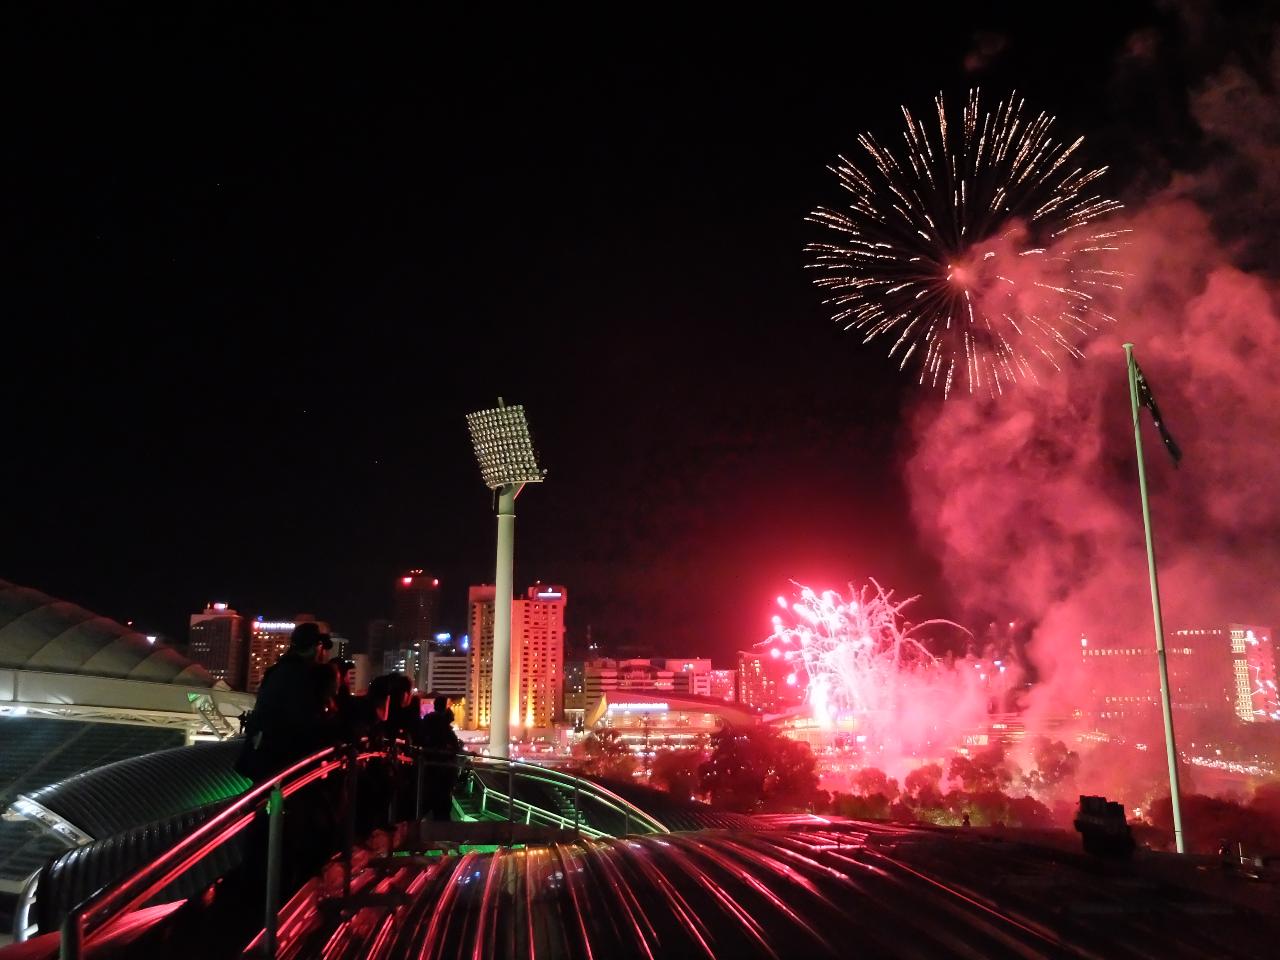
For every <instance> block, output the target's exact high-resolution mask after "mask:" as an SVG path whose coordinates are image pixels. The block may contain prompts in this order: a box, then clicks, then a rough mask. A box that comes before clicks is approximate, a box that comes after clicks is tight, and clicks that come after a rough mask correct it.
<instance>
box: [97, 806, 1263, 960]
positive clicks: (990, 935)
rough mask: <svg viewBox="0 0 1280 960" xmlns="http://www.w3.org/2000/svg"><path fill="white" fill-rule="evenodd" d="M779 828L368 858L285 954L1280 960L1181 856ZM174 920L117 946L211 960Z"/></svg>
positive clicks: (305, 903)
mask: <svg viewBox="0 0 1280 960" xmlns="http://www.w3.org/2000/svg"><path fill="white" fill-rule="evenodd" d="M770 826H771V827H773V828H772V829H765V830H759V831H732V832H730V831H700V832H697V833H674V834H667V835H651V836H644V837H632V838H628V839H625V840H602V841H588V840H580V841H574V842H569V843H559V844H548V845H544V846H534V845H530V846H528V847H525V848H518V849H499V850H496V851H492V852H478V851H474V850H472V851H470V852H445V853H440V852H439V851H432V852H429V853H428V854H426V855H422V854H410V855H405V851H401V852H400V853H399V854H397V855H391V856H381V857H373V856H370V857H366V858H363V859H362V860H361V861H360V862H359V863H358V865H357V869H356V871H355V873H354V876H353V883H352V890H351V897H350V898H349V899H347V900H345V901H344V900H343V899H342V880H341V871H340V870H337V869H335V868H330V869H329V870H328V871H327V872H326V875H325V876H324V877H322V878H318V879H316V880H313V881H311V882H309V883H308V884H307V885H306V886H305V887H304V888H303V889H302V890H301V891H300V892H299V893H298V894H297V895H296V896H295V897H294V898H293V900H292V901H291V902H290V903H289V904H288V905H287V906H286V907H285V909H284V910H283V911H282V913H281V924H280V954H279V955H280V956H281V957H288V958H313V957H323V958H325V960H338V958H357V957H359V958H364V957H368V958H371V960H378V958H402V957H404V958H408V957H414V958H418V957H422V958H434V957H449V958H456V957H473V958H476V960H479V958H487V957H523V958H528V957H582V958H598V960H622V958H630V957H642V958H650V960H659V958H675V957H708V958H712V957H714V958H726V960H727V958H741V957H778V958H789V957H804V958H809V957H822V956H831V957H847V958H852V957H972V958H992V957H1097V958H1107V960H1112V958H1125V957H1160V958H1176V957H1215V958H1216V957H1258V958H1261V957H1271V956H1275V955H1276V953H1275V951H1276V944H1278V943H1280V890H1278V889H1277V888H1276V887H1275V886H1271V885H1265V884H1258V883H1254V882H1251V881H1249V880H1247V879H1244V878H1239V877H1235V876H1230V877H1228V876H1224V875H1223V873H1222V871H1221V869H1220V868H1216V867H1213V866H1204V865H1201V866H1198V865H1196V864H1195V863H1194V862H1192V861H1189V860H1186V859H1180V858H1175V857H1173V856H1170V855H1147V856H1145V857H1144V856H1142V855H1139V857H1138V858H1137V859H1136V860H1135V861H1133V862H1131V863H1113V862H1104V861H1099V860H1096V859H1092V858H1089V857H1086V856H1085V855H1083V854H1078V853H1074V852H1070V851H1066V850H1061V849H1053V848H1050V847H1045V846H1038V845H1032V844H1025V843H1021V842H1016V841H1013V840H1009V839H1005V838H997V837H993V836H991V835H983V834H979V833H976V832H967V831H940V830H931V829H927V828H914V827H895V826H892V825H887V824H868V823H843V822H842V823H829V822H826V821H824V820H821V819H820V818H795V819H794V820H793V821H792V822H791V823H789V824H787V823H785V822H779V821H775V822H773V823H772V824H770ZM432 845H434V846H436V847H441V846H446V847H447V846H448V845H447V844H441V843H439V842H436V843H434V844H428V845H427V846H432ZM462 849H463V850H465V848H462ZM150 925H151V924H150V923H144V924H142V925H141V926H143V927H146V926H150ZM164 925H165V920H164V919H157V920H156V921H155V923H154V927H153V928H152V929H150V930H147V931H146V932H145V933H143V934H142V936H141V937H140V938H138V939H134V940H133V941H132V942H131V943H130V944H128V945H125V944H123V943H117V944H116V945H115V947H116V949H108V950H106V951H104V953H106V954H111V955H116V956H120V955H142V954H144V953H145V954H147V955H153V953H154V951H155V950H156V949H157V948H159V949H161V950H164V951H165V952H170V951H182V953H181V955H186V956H191V955H200V954H201V953H202V952H203V951H202V950H201V949H200V946H199V944H182V943H179V942H175V941H174V939H173V938H172V937H167V938H161V939H160V940H159V941H158V940H157V938H156V936H155V935H156V934H157V933H158V932H159V928H162V927H163V926H164ZM139 932H141V931H139ZM165 941H167V942H165ZM254 946H255V947H256V946H259V945H258V944H255V945H254ZM171 955H173V954H172V953H171Z"/></svg>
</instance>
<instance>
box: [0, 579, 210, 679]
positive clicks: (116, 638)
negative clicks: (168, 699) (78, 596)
mask: <svg viewBox="0 0 1280 960" xmlns="http://www.w3.org/2000/svg"><path fill="white" fill-rule="evenodd" d="M0 668H8V669H13V670H38V671H42V672H45V673H72V674H80V675H83V676H91V677H113V678H117V679H122V680H148V681H151V682H153V683H176V684H183V685H185V686H189V687H212V686H213V684H214V679H213V677H211V676H210V675H209V674H208V672H206V671H205V669H204V668H203V667H201V666H200V665H199V664H197V663H193V662H192V661H190V660H188V659H187V658H186V657H184V656H182V655H181V654H179V653H177V652H176V651H174V650H171V649H168V648H165V647H161V648H157V647H154V646H152V645H151V644H150V643H148V642H147V638H146V637H144V636H143V635H142V634H140V633H137V632H135V631H133V630H130V629H129V628H128V627H125V626H123V625H121V624H119V623H116V622H115V621H114V620H108V619H107V618H106V617H100V616H98V615H97V614H95V613H91V612H90V611H88V610H86V609H84V608H83V607H78V606H76V605H75V604H74V603H67V602H66V601H65V600H55V599H54V598H53V597H50V596H48V595H47V594H44V593H41V592H40V591H39V590H32V589H30V588H29V587H20V586H18V585H17V584H13V583H9V582H8V581H6V580H0Z"/></svg>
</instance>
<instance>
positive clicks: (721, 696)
mask: <svg viewBox="0 0 1280 960" xmlns="http://www.w3.org/2000/svg"><path fill="white" fill-rule="evenodd" d="M737 681H738V674H737V671H736V670H712V671H711V696H712V697H714V698H715V699H716V700H723V701H724V702H725V703H734V702H735V701H736V700H737V696H736V693H735V691H736V690H737V687H738V682H737Z"/></svg>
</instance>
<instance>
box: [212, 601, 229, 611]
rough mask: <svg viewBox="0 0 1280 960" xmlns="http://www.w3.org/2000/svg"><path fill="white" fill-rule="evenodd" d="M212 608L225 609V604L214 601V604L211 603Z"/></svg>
mask: <svg viewBox="0 0 1280 960" xmlns="http://www.w3.org/2000/svg"><path fill="white" fill-rule="evenodd" d="M213 609H215V610H225V609H227V605H226V604H225V603H215V604H214V605H213Z"/></svg>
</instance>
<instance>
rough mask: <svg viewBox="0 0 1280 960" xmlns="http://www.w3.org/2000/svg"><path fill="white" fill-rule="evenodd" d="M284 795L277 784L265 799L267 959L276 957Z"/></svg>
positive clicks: (265, 926) (264, 930) (265, 937)
mask: <svg viewBox="0 0 1280 960" xmlns="http://www.w3.org/2000/svg"><path fill="white" fill-rule="evenodd" d="M283 806H284V795H283V794H282V793H281V792H280V785H279V784H278V783H277V784H276V785H275V786H274V787H272V788H271V795H270V797H269V798H268V799H267V902H266V915H265V917H264V918H263V919H264V922H263V925H262V927H263V937H262V945H263V951H264V952H265V953H266V955H267V956H268V957H275V955H276V925H277V923H278V922H279V918H280V867H281V863H280V860H281V846H282V845H281V839H282V838H281V827H282V823H281V816H280V815H281V808H282V807H283Z"/></svg>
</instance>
